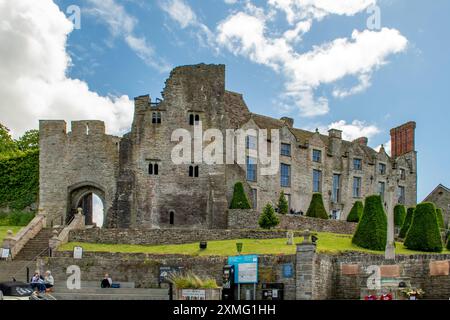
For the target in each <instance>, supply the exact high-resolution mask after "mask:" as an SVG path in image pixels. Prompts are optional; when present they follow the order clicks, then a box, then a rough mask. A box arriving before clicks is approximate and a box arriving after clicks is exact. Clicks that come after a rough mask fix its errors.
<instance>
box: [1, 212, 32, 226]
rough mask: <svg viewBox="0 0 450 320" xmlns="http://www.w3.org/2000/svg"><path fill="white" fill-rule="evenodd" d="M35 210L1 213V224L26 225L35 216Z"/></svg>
mask: <svg viewBox="0 0 450 320" xmlns="http://www.w3.org/2000/svg"><path fill="white" fill-rule="evenodd" d="M34 215H35V214H34V212H22V211H14V212H12V213H10V214H6V213H1V214H0V226H2V227H5V226H21V227H23V226H26V225H28V224H29V223H30V221H31V220H33V218H34Z"/></svg>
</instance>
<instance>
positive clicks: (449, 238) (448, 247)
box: [447, 237, 450, 250]
mask: <svg viewBox="0 0 450 320" xmlns="http://www.w3.org/2000/svg"><path fill="white" fill-rule="evenodd" d="M447 249H448V250H450V237H448V240H447Z"/></svg>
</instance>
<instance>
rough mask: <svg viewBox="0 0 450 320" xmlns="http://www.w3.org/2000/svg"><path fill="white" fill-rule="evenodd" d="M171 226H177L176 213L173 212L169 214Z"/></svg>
mask: <svg viewBox="0 0 450 320" xmlns="http://www.w3.org/2000/svg"><path fill="white" fill-rule="evenodd" d="M169 224H171V225H173V224H175V212H173V211H170V212H169Z"/></svg>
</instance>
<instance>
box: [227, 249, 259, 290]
mask: <svg viewBox="0 0 450 320" xmlns="http://www.w3.org/2000/svg"><path fill="white" fill-rule="evenodd" d="M228 264H229V265H233V266H234V282H235V283H236V284H244V283H258V256H257V255H245V256H234V257H228Z"/></svg>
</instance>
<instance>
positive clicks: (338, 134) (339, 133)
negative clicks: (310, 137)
mask: <svg viewBox="0 0 450 320" xmlns="http://www.w3.org/2000/svg"><path fill="white" fill-rule="evenodd" d="M328 136H329V137H330V138H336V139H339V140H342V131H341V130H338V129H330V130H328Z"/></svg>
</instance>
